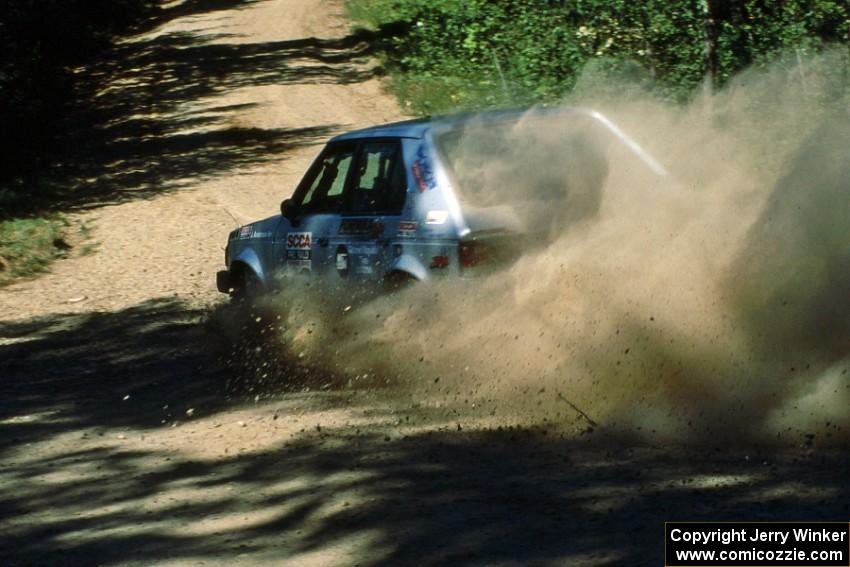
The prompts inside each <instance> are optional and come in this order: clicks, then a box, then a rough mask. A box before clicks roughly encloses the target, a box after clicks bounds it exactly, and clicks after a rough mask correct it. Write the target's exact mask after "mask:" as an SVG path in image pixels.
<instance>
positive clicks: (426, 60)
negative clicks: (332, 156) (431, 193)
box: [348, 0, 850, 114]
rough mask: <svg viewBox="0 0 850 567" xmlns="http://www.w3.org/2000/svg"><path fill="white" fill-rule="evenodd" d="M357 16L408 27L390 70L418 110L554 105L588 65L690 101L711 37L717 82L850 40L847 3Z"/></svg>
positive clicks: (504, 7)
mask: <svg viewBox="0 0 850 567" xmlns="http://www.w3.org/2000/svg"><path fill="white" fill-rule="evenodd" d="M348 9H349V13H350V14H351V16H352V17H353V18H355V19H357V20H358V21H360V22H363V23H365V24H366V25H368V26H371V27H373V28H379V27H381V26H386V25H388V24H396V25H398V24H400V23H401V24H404V26H406V30H407V33H404V34H399V35H397V36H396V37H394V38H391V39H390V40H389V43H388V44H387V45H386V46H385V63H386V65H387V66H388V68H389V69H390V70H391V71H392V72H393V74H392V76H393V88H394V89H395V91H396V92H397V94H398V95H399V96H400V98H401V99H402V100H403V101H404V102H405V104H407V105H408V107H409V108H410V109H411V110H413V111H414V112H416V113H419V114H429V113H439V112H446V111H451V110H458V109H476V108H484V107H494V106H503V105H516V104H527V103H540V102H542V103H546V102H551V101H556V100H558V99H560V98H562V97H563V96H564V94H565V93H567V92H569V91H570V90H571V89H572V88H573V87H574V86H575V84H576V81H577V79H578V78H579V77H580V75H581V74H582V72H583V70H584V69H585V68H586V67H587V66H588V65H591V66H592V67H593V69H594V70H595V72H603V73H604V72H607V73H609V74H610V75H611V76H612V77H614V76H617V77H623V76H624V75H625V76H630V77H632V78H633V79H634V80H636V81H637V82H638V83H639V84H641V85H642V86H643V87H644V88H646V89H650V90H652V91H653V92H655V93H656V94H657V95H659V96H661V97H663V98H666V99H668V100H673V101H684V100H686V99H687V98H688V97H690V96H691V94H692V93H693V92H694V91H695V89H697V88H698V87H700V86H701V85H702V84H703V82H704V80H705V76H706V72H707V64H706V61H707V60H706V51H705V50H706V39H707V37H708V36H710V34H711V33H714V34H715V45H716V49H715V61H716V73H717V74H716V76H715V77H714V83H715V84H716V85H717V86H721V85H722V84H723V83H725V82H726V81H728V80H729V79H730V78H731V77H732V76H733V75H734V74H735V73H737V72H738V71H740V70H741V69H743V68H745V67H747V66H749V65H752V64H756V65H761V64H764V63H766V62H768V61H770V60H772V59H774V58H776V57H777V56H778V55H780V54H782V53H784V52H787V51H788V50H792V51H794V50H801V51H802V52H805V53H808V52H811V51H816V50H819V49H821V48H822V47H823V46H824V45H827V44H829V43H833V42H850V35H848V33H850V30H848V26H850V23H848V22H850V10H848V4H847V2H844V1H843V0H785V1H783V2H764V0H745V1H743V2H729V1H728V0H646V1H645V2H634V1H632V0H514V1H511V2H507V1H497V0H349V1H348ZM708 14H711V15H712V16H713V22H712V21H710V20H709V18H708Z"/></svg>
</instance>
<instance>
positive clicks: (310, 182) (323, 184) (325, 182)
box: [299, 144, 354, 214]
mask: <svg viewBox="0 0 850 567" xmlns="http://www.w3.org/2000/svg"><path fill="white" fill-rule="evenodd" d="M353 159H354V145H353V144H340V145H336V146H330V147H328V149H327V150H326V151H325V153H323V154H322V156H321V157H320V158H319V161H318V163H317V164H316V165H315V166H314V167H313V169H312V170H311V171H310V173H309V174H308V177H307V178H306V179H305V180H304V185H302V188H303V189H302V190H303V193H302V195H303V197H302V198H301V201H300V203H299V204H300V209H301V211H302V212H303V213H307V214H309V213H313V214H315V213H332V212H337V211H339V209H340V207H341V206H342V199H343V190H344V189H345V181H346V179H347V178H348V174H349V171H350V169H351V164H352V161H353Z"/></svg>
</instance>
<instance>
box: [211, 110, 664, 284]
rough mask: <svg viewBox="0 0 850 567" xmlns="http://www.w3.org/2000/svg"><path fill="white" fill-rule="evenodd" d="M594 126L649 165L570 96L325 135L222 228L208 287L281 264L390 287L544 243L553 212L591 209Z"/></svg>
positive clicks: (502, 259) (558, 218)
mask: <svg viewBox="0 0 850 567" xmlns="http://www.w3.org/2000/svg"><path fill="white" fill-rule="evenodd" d="M578 125H580V126H581V127H580V128H579V127H575V128H574V127H573V126H578ZM544 131H546V132H548V137H547V136H542V137H538V136H536V133H538V132H544ZM552 132H554V140H555V141H554V142H552V141H551V140H552V139H553V134H552ZM599 132H602V134H603V135H602V136H600V135H599ZM538 138H540V139H538ZM604 138H609V139H612V138H613V139H619V140H620V142H622V143H623V144H625V145H626V146H629V145H631V146H633V147H631V151H632V152H635V153H638V154H639V155H640V156H641V159H643V160H644V161H645V162H646V163H647V164H649V165H650V167H658V168H659V169H660V167H661V166H659V165H658V164H657V163H655V162H654V160H652V158H651V157H649V156H647V155H645V154H642V150H641V149H640V148H639V147H638V146H637V145H636V144H634V143H633V142H632V141H631V140H630V139H628V138H627V137H626V136H625V135H624V134H622V132H620V131H619V129H617V128H616V126H614V125H613V124H612V123H610V122H609V121H608V120H607V119H606V118H605V117H604V116H602V115H601V114H599V113H597V112H595V111H592V110H587V109H580V108H538V109H531V110H528V109H526V110H503V111H490V112H483V113H473V114H464V115H456V116H449V117H441V118H426V119H420V120H412V121H407V122H398V123H394V124H387V125H382V126H375V127H371V128H366V129H363V130H357V131H354V132H349V133H346V134H342V135H339V136H336V137H335V138H333V139H331V140H330V141H329V142H328V143H327V145H326V146H325V147H324V149H323V150H322V151H321V153H320V154H319V156H318V157H317V158H316V160H315V161H314V162H313V164H312V165H311V167H310V168H309V170H308V171H307V173H306V175H305V176H304V178H303V179H302V180H301V182H300V183H299V185H298V187H297V188H296V189H295V192H294V194H293V195H292V197H291V198H288V199H286V200H284V201H283V203H281V212H280V214H277V215H274V216H272V217H269V218H267V219H265V220H260V221H257V222H254V223H251V224H247V225H245V226H242V227H240V228H238V229H236V230H234V231H233V232H231V233H230V237H229V240H228V243H227V248H226V252H225V264H226V267H227V269H226V270H224V271H221V272H219V273H218V277H217V280H218V281H217V284H218V289H219V291H221V292H225V293H230V294H232V295H235V296H241V295H252V294H255V293H257V292H260V291H262V290H266V289H271V288H274V287H276V284H277V283H278V282H279V281H280V280H281V279H282V278H281V276H282V275H284V274H287V273H290V274H291V273H304V274H309V275H311V276H320V277H322V278H325V279H327V280H328V281H330V282H336V283H337V284H339V285H342V286H348V285H349V284H350V285H352V286H357V287H360V288H363V287H366V288H370V287H371V288H376V289H381V288H384V289H386V288H389V289H393V288H395V287H397V286H399V285H401V284H403V283H405V282H410V281H424V280H429V279H433V278H441V277H447V276H463V275H469V274H474V273H476V272H481V271H487V270H489V269H492V268H494V267H498V266H503V265H505V264H506V263H509V262H510V261H511V260H512V259H514V258H516V257H518V255H519V254H521V253H522V252H523V251H525V250H528V249H529V248H532V247H534V246H536V245H538V244H543V243H546V242H547V241H548V240H549V238H550V236H551V234H552V233H553V230H552V227H553V226H555V225H558V224H560V223H565V222H573V221H577V220H580V219H581V218H583V217H587V216H588V215H592V214H593V213H594V212H595V210H596V209H597V208H598V205H599V200H600V198H601V187H602V185H603V182H604V179H605V175H606V174H607V161H606V158H605V149H604V146H605V145H606V144H608V143H610V141H605V140H604ZM547 140H549V141H548V142H547ZM562 142H563V143H562ZM662 171H663V170H662Z"/></svg>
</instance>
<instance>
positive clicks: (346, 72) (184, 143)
mask: <svg viewBox="0 0 850 567" xmlns="http://www.w3.org/2000/svg"><path fill="white" fill-rule="evenodd" d="M171 6H172V7H171V8H170V11H169V12H168V14H169V17H167V18H165V20H164V21H163V22H162V23H161V25H159V26H158V27H156V28H155V29H154V30H153V31H151V32H149V33H146V34H144V35H141V36H138V37H135V38H131V39H129V40H128V41H126V42H125V43H124V44H122V45H120V46H119V47H118V48H117V50H116V57H114V58H112V59H109V58H107V59H106V60H105V61H104V62H102V63H99V64H98V65H96V66H94V67H93V68H92V69H87V70H82V71H81V72H85V73H92V74H97V73H103V74H106V75H108V77H109V83H108V86H106V87H102V90H101V91H100V92H99V93H98V95H97V100H98V101H99V102H100V103H101V104H102V105H103V106H104V107H105V108H108V109H110V110H114V111H116V114H115V118H114V119H113V121H112V122H110V123H108V124H107V126H108V129H109V132H110V135H111V138H110V139H109V140H110V141H109V143H108V144H105V145H104V146H103V147H102V148H101V153H100V154H99V155H102V156H104V158H103V163H102V164H101V165H100V167H98V168H95V169H94V170H93V171H92V173H91V176H90V178H89V179H88V180H87V182H88V183H91V184H92V186H93V187H97V188H98V189H99V190H101V191H102V192H103V194H104V195H105V197H104V199H103V201H102V202H101V203H98V206H92V207H89V208H87V209H85V210H83V211H81V212H79V213H76V214H75V216H73V217H72V220H73V222H74V223H76V224H75V226H76V225H85V226H86V227H87V228H86V231H88V230H90V231H91V242H94V243H96V244H97V246H96V249H95V250H94V252H93V253H90V254H87V255H80V254H76V255H74V257H73V258H72V259H69V260H65V261H61V262H59V263H57V264H56V266H55V268H54V269H53V270H52V272H51V273H50V274H47V275H45V276H43V277H40V278H37V279H34V280H30V281H24V282H20V283H17V284H15V285H12V286H9V287H7V288H4V289H3V290H0V388H2V396H0V428H2V436H0V564H3V565H110V566H117V565H121V566H130V565H139V566H141V565H289V566H299V567H301V566H311V565H322V566H343V565H345V566H354V565H360V566H363V567H366V566H377V565H399V566H407V565H417V566H418V565H476V566H478V565H493V566H495V565H499V566H509V565H510V566H519V565H523V566H527V565H605V564H610V565H614V564H623V563H624V562H627V563H628V564H631V565H644V564H645V565H658V564H660V563H659V562H660V553H661V530H662V522H663V521H664V520H670V519H700V518H702V519H712V520H721V519H726V520H734V519H748V520H757V519H815V518H822V519H836V520H837V519H845V520H846V519H847V517H848V512H850V510H848V502H850V498H848V487H847V483H846V478H848V477H850V474H848V459H847V456H846V455H837V454H830V453H813V452H811V451H809V450H808V449H807V448H805V447H803V448H801V449H800V450H798V451H792V452H791V453H781V454H777V453H770V452H765V451H758V450H752V449H749V450H745V449H729V448H725V447H717V448H714V447H712V448H705V449H700V450H696V449H693V448H691V449H682V448H663V447H652V446H633V445H629V444H626V443H623V442H615V441H612V440H609V441H606V442H600V441H598V440H596V439H593V438H592V437H590V438H581V439H578V440H576V439H575V438H569V437H562V436H560V435H559V433H558V431H557V428H546V427H543V426H535V427H516V426H493V425H492V423H490V424H486V425H485V424H483V423H482V422H480V421H478V420H476V419H475V418H474V417H471V416H464V415H463V414H460V413H457V412H452V411H447V410H446V408H441V409H440V410H439V411H438V410H436V409H434V408H425V407H420V406H418V405H417V404H415V403H410V402H409V401H407V402H404V401H399V400H397V399H395V400H394V399H392V397H391V396H390V395H389V394H387V393H386V392H380V391H377V392H375V391H358V390H351V389H345V388H343V389H334V388H326V389H321V387H319V389H318V390H317V389H316V386H317V385H318V386H321V382H319V383H318V384H316V383H311V382H307V381H300V382H299V381H294V382H288V383H286V384H278V385H277V386H274V385H272V386H269V385H264V386H263V387H262V388H261V387H260V386H259V385H256V384H253V383H252V382H250V381H240V380H239V379H238V376H237V375H238V373H239V370H238V368H237V366H238V365H239V364H242V365H249V366H250V365H251V364H255V365H260V366H261V365H262V364H264V363H263V362H262V359H258V358H256V357H255V358H246V357H244V356H241V355H240V353H238V352H237V354H236V358H237V359H238V360H237V361H236V363H234V362H233V356H232V355H233V349H234V345H235V344H237V343H238V340H234V336H236V335H238V334H239V331H240V324H239V323H237V321H239V320H238V319H236V318H234V316H233V314H232V313H231V312H229V311H228V310H227V309H226V308H224V307H222V306H221V298H219V296H218V294H217V293H216V292H215V291H214V289H213V284H214V282H213V276H214V273H215V271H216V270H217V269H219V266H220V265H221V262H222V245H223V243H224V239H225V236H226V234H227V232H228V231H229V230H230V229H231V228H232V227H233V226H234V225H235V224H237V223H239V222H244V221H247V220H250V219H254V218H259V217H262V216H264V215H269V214H273V213H274V212H275V211H276V210H277V207H278V203H279V201H280V200H281V198H282V197H285V196H287V195H288V194H289V192H290V191H291V189H292V187H293V186H294V184H295V182H296V181H297V179H298V178H299V176H300V174H301V172H303V170H304V168H305V166H306V165H307V163H308V162H309V160H310V158H311V157H312V155H313V154H314V153H315V152H316V151H317V147H316V146H315V144H316V143H319V142H321V141H322V140H323V139H324V138H326V137H327V136H328V135H330V134H332V133H334V132H338V131H341V130H343V129H349V128H351V127H355V126H359V125H365V124H372V123H378V122H384V121H390V120H393V119H397V118H400V117H402V113H401V112H400V110H399V108H398V107H397V105H396V103H395V102H394V100H393V99H392V98H391V97H390V96H389V95H387V94H386V93H384V92H383V91H382V89H381V84H380V81H379V80H378V79H377V78H375V77H374V73H373V72H372V71H371V69H372V66H373V65H374V63H373V62H370V60H369V59H368V57H366V56H365V47H366V46H364V45H362V44H361V43H360V42H358V41H356V40H351V39H350V38H348V39H347V36H348V33H349V23H348V22H347V21H346V20H345V18H344V14H343V9H342V3H341V1H337V0H333V1H329V0H256V1H241V2H240V1H235V0H234V1H229V2H212V3H206V2H189V1H185V2H175V3H172V4H171ZM122 105H124V106H127V105H129V108H130V110H129V111H128V110H127V108H125V107H124V106H122ZM122 109H123V114H122V113H121V112H117V111H118V110H122ZM230 323H232V325H230ZM228 328H229V329H230V330H232V331H234V332H233V333H232V334H228V333H227V332H225V331H227V330H228ZM242 354H243V355H244V353H242ZM240 356H241V358H240ZM258 360H259V361H260V362H258ZM283 364H284V366H285V361H284V363H283ZM248 370H249V371H250V372H248V375H250V376H252V377H256V375H257V374H258V368H249V369H248ZM259 370H262V369H259Z"/></svg>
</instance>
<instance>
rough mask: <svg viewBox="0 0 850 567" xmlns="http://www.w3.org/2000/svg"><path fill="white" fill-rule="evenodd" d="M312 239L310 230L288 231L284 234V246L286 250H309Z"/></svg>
mask: <svg viewBox="0 0 850 567" xmlns="http://www.w3.org/2000/svg"><path fill="white" fill-rule="evenodd" d="M312 241H313V233H312V232H290V233H289V234H287V235H286V248H287V249H288V250H305V249H306V250H309V249H310V245H311V243H312Z"/></svg>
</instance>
